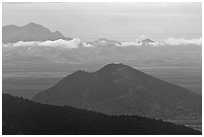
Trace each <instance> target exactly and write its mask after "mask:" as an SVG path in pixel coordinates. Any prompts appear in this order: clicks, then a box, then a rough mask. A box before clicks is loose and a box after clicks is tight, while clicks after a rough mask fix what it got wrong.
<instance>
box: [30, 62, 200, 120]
mask: <svg viewBox="0 0 204 137" xmlns="http://www.w3.org/2000/svg"><path fill="white" fill-rule="evenodd" d="M33 101H35V102H40V103H43V104H53V105H59V106H64V105H68V106H73V107H77V108H83V109H87V110H92V111H98V112H103V113H106V114H128V115H142V116H148V117H159V118H169V117H175V116H193V115H194V114H201V110H202V109H201V108H202V97H201V95H198V94H196V93H193V92H191V91H188V90H186V89H184V88H182V87H179V86H176V85H174V84H171V83H167V82H165V81H162V80H160V79H158V78H155V77H152V76H150V75H147V74H145V73H143V72H141V71H138V70H136V69H134V68H132V67H129V66H127V65H123V64H109V65H106V66H104V67H103V68H101V69H100V70H98V71H96V72H92V73H90V72H85V71H82V70H79V71H76V72H75V73H73V74H70V75H68V76H67V77H65V78H64V79H62V80H61V81H60V82H59V83H57V84H56V85H54V86H53V87H51V88H50V89H47V90H45V91H43V92H40V93H39V94H37V95H36V96H35V97H34V98H33Z"/></svg>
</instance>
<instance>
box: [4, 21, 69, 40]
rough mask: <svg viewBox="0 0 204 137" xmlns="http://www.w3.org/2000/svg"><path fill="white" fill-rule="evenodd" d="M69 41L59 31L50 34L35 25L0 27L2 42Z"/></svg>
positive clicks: (45, 29)
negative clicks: (0, 28) (0, 29)
mask: <svg viewBox="0 0 204 137" xmlns="http://www.w3.org/2000/svg"><path fill="white" fill-rule="evenodd" d="M58 39H64V40H71V38H67V37H65V36H63V35H62V34H61V33H60V32H59V31H55V32H51V31H50V30H49V29H47V28H45V27H43V26H42V25H39V24H36V23H29V24H27V25H25V26H15V25H7V26H3V27H2V42H3V43H15V42H18V41H25V42H26V41H47V40H58Z"/></svg>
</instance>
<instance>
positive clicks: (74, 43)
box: [3, 38, 81, 49]
mask: <svg viewBox="0 0 204 137" xmlns="http://www.w3.org/2000/svg"><path fill="white" fill-rule="evenodd" d="M80 43H81V40H80V39H79V38H75V39H72V40H69V41H67V40H62V39H58V40H55V41H50V40H48V41H45V42H40V41H29V42H24V41H19V42H16V43H8V44H3V46H4V47H30V46H41V47H46V46H47V47H59V48H60V47H63V48H72V49H73V48H78V47H79V45H80Z"/></svg>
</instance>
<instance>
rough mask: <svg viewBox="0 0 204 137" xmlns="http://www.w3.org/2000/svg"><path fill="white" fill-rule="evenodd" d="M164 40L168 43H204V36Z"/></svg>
mask: <svg viewBox="0 0 204 137" xmlns="http://www.w3.org/2000/svg"><path fill="white" fill-rule="evenodd" d="M164 42H165V43H166V44H168V45H190V44H194V45H202V37H201V38H199V39H184V38H178V39H176V38H168V39H166V40H164Z"/></svg>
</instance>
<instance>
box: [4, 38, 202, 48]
mask: <svg viewBox="0 0 204 137" xmlns="http://www.w3.org/2000/svg"><path fill="white" fill-rule="evenodd" d="M108 44H114V45H115V46H117V47H129V46H143V43H142V42H141V40H140V41H139V40H138V39H136V40H135V41H126V42H121V43H119V42H118V43H113V42H107V43H105V45H108ZM148 45H149V46H153V47H158V46H167V45H169V46H176V45H199V46H200V45H202V38H199V39H184V38H178V39H177V38H168V39H165V40H163V41H154V42H151V43H148ZM32 46H35V47H55V48H67V49H77V48H80V47H85V48H91V47H96V46H97V45H94V44H92V43H89V42H87V43H86V42H81V40H80V39H79V38H74V39H72V40H69V41H68V40H63V39H58V40H55V41H50V40H48V41H44V42H40V41H30V42H23V41H19V42H16V43H7V44H4V43H3V47H10V48H13V47H14V48H15V47H32Z"/></svg>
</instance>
